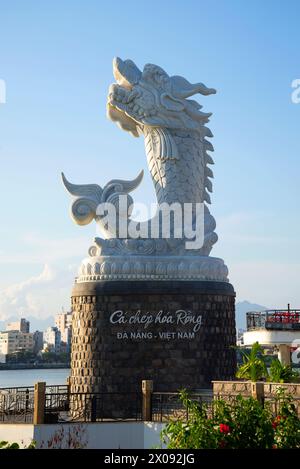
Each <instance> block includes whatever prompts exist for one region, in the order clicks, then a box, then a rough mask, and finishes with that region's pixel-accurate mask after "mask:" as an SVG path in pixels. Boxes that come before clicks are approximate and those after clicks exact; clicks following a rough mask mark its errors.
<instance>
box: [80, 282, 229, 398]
mask: <svg viewBox="0 0 300 469" xmlns="http://www.w3.org/2000/svg"><path fill="white" fill-rule="evenodd" d="M234 305H235V293H234V290H233V287H232V285H230V284H228V283H222V282H195V281H190V282H189V281H183V282H166V281H161V282H157V281H156V282H149V281H138V282H134V281H132V282H130V281H128V282H113V281H111V282H94V283H92V282H91V283H81V284H75V287H74V289H73V293H72V308H73V341H72V342H73V343H72V355H71V368H72V374H71V392H136V391H140V389H141V381H142V380H143V379H152V380H153V381H154V390H155V391H177V390H178V389H180V388H187V389H199V388H207V387H210V386H211V381H212V380H227V379H231V378H233V377H234V373H235V367H236V359H235V350H234V349H233V348H232V346H234V345H235V337H236V336H235V306H234ZM115 311H119V313H116V314H115V316H114V318H115V319H116V318H119V319H120V317H123V320H124V321H127V322H125V323H122V322H121V323H111V322H110V317H111V314H112V313H114V312H115ZM160 311H162V313H160ZM143 316H144V317H145V318H144V321H145V320H147V318H149V317H150V318H152V323H149V324H148V326H147V327H145V323H143V322H141V321H142V319H141V318H142V317H143ZM163 316H164V317H165V321H167V322H163V319H162V318H163ZM200 316H201V319H200V320H201V324H200V325H199V322H198V326H197V325H196V323H195V322H189V321H192V320H194V321H197V320H198V321H200V320H199V319H197V318H199V317H200ZM130 317H131V319H130ZM193 318H194V319H193ZM195 329H196V330H195ZM124 334H127V336H126V335H124Z"/></svg>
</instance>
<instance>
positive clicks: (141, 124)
mask: <svg viewBox="0 0 300 469" xmlns="http://www.w3.org/2000/svg"><path fill="white" fill-rule="evenodd" d="M113 72H114V77H115V79H116V82H117V83H114V84H112V85H111V86H110V89H109V95H108V102H107V114H108V117H109V118H110V119H111V120H113V121H115V122H117V124H118V125H119V126H120V127H121V128H122V129H123V130H126V131H128V132H130V133H131V134H132V135H134V136H135V137H138V136H139V135H140V134H142V133H144V129H145V127H163V128H170V129H184V130H198V129H199V127H202V126H203V125H204V124H205V123H206V122H208V119H209V117H210V116H211V113H203V112H201V111H200V109H201V108H202V106H201V105H200V104H198V103H197V102H196V101H194V100H191V99H187V98H189V97H190V96H193V95H194V94H196V93H200V94H202V95H204V96H207V95H210V94H214V93H216V91H215V90H214V89H212V88H207V87H206V86H205V85H203V83H196V84H191V83H189V82H188V81H187V80H186V79H185V78H183V77H180V76H172V77H170V76H169V75H168V74H167V73H166V72H165V71H164V70H163V69H162V68H160V67H158V66H157V65H153V64H147V65H145V67H144V70H143V72H141V71H140V70H139V68H138V67H137V66H136V65H135V63H134V62H133V61H132V60H125V61H123V60H121V59H119V58H118V57H117V58H115V59H114V61H113Z"/></svg>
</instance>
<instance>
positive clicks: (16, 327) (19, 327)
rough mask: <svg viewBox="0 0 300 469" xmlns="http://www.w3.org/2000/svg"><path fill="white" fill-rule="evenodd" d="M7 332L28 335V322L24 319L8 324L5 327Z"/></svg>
mask: <svg viewBox="0 0 300 469" xmlns="http://www.w3.org/2000/svg"><path fill="white" fill-rule="evenodd" d="M6 330H7V331H19V332H24V333H25V334H28V333H29V331H30V322H29V321H27V320H26V319H24V318H21V319H19V320H18V321H15V322H9V323H8V324H7V326H6Z"/></svg>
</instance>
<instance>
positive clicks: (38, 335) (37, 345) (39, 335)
mask: <svg viewBox="0 0 300 469" xmlns="http://www.w3.org/2000/svg"><path fill="white" fill-rule="evenodd" d="M33 342H34V347H33V351H34V353H35V354H38V353H39V352H40V351H41V350H43V346H44V334H43V332H42V331H35V332H34V333H33Z"/></svg>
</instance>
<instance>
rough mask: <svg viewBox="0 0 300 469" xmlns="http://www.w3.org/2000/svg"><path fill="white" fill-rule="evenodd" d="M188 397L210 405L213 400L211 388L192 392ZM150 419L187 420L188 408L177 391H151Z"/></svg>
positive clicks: (165, 420)
mask: <svg viewBox="0 0 300 469" xmlns="http://www.w3.org/2000/svg"><path fill="white" fill-rule="evenodd" d="M189 397H190V399H192V400H193V401H195V402H197V403H198V404H199V405H201V404H204V403H205V404H207V405H210V404H211V402H212V400H213V394H212V391H211V390H202V391H201V392H197V393H192V394H190V395H189ZM151 411H152V421H154V422H167V421H169V420H187V419H188V417H189V409H188V407H187V406H185V405H184V403H183V402H182V400H181V399H180V394H179V393H174V392H153V393H152V396H151Z"/></svg>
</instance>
